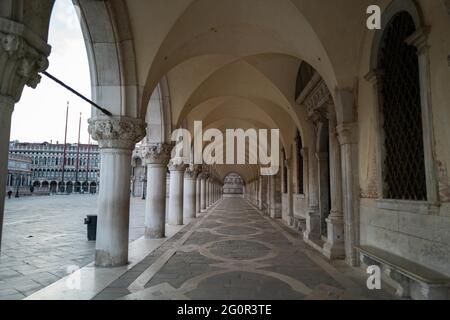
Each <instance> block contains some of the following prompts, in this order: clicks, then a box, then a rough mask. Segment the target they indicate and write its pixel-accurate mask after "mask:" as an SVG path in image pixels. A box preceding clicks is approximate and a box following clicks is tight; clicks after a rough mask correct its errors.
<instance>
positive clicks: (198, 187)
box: [195, 174, 202, 215]
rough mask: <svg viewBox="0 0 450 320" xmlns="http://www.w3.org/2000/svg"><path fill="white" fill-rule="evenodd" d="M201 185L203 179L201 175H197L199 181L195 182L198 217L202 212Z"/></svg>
mask: <svg viewBox="0 0 450 320" xmlns="http://www.w3.org/2000/svg"><path fill="white" fill-rule="evenodd" d="M201 184H202V178H201V176H200V174H198V175H197V179H196V180H195V190H196V191H195V211H196V212H195V213H196V215H198V214H200V213H201V212H202V208H201V193H202V189H201Z"/></svg>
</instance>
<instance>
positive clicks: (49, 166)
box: [9, 141, 100, 193]
mask: <svg viewBox="0 0 450 320" xmlns="http://www.w3.org/2000/svg"><path fill="white" fill-rule="evenodd" d="M9 155H10V157H13V158H14V157H18V156H20V157H26V158H28V159H29V160H30V161H31V164H30V174H29V179H28V180H26V185H27V186H28V187H29V188H30V187H31V190H33V192H37V193H39V192H46V191H47V192H49V193H57V192H65V193H72V192H91V193H96V192H97V189H98V186H99V174H100V153H99V149H98V146H97V145H90V144H80V145H79V146H78V144H67V145H66V162H65V164H64V161H63V159H64V144H59V143H56V144H52V143H48V142H43V143H27V142H18V141H13V142H11V143H10V145H9ZM63 164H64V165H63ZM63 167H64V175H63Z"/></svg>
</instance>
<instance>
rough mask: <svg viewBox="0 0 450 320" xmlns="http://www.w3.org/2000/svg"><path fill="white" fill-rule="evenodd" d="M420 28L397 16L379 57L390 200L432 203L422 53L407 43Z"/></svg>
mask: <svg viewBox="0 0 450 320" xmlns="http://www.w3.org/2000/svg"><path fill="white" fill-rule="evenodd" d="M415 29H416V28H415V24H414V21H413V20H412V18H411V16H410V15H409V14H408V13H406V12H401V13H399V14H397V15H396V16H394V17H393V18H392V20H391V21H390V23H389V24H388V25H387V27H386V30H385V32H384V35H383V38H382V44H381V47H380V51H379V53H378V54H379V56H378V66H379V69H380V71H381V74H382V80H381V86H380V94H381V97H380V98H381V99H380V102H381V106H380V107H381V113H382V121H383V122H382V123H383V130H384V132H383V134H384V137H383V138H384V141H383V142H384V162H383V178H384V185H383V192H384V197H385V198H387V199H397V200H414V201H419V200H426V199H427V190H426V177H425V158H424V144H423V128H422V114H421V99H420V83H419V64H418V57H417V49H416V48H415V47H414V46H410V45H408V44H407V43H406V42H405V40H406V39H407V38H408V37H409V36H410V35H411V34H412V33H414V32H415Z"/></svg>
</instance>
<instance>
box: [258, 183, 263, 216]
mask: <svg viewBox="0 0 450 320" xmlns="http://www.w3.org/2000/svg"><path fill="white" fill-rule="evenodd" d="M262 183H263V182H262V177H261V176H259V178H258V209H259V210H262V208H263V199H262V192H263V191H262Z"/></svg>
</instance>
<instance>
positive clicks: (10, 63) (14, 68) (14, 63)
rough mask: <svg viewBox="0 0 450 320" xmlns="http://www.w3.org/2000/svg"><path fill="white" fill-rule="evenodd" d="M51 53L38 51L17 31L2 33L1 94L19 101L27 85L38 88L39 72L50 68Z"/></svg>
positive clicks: (0, 44) (0, 54) (0, 40)
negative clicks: (49, 55)
mask: <svg viewBox="0 0 450 320" xmlns="http://www.w3.org/2000/svg"><path fill="white" fill-rule="evenodd" d="M11 23H13V22H11ZM15 24H17V23H15ZM3 29H4V28H3ZM18 30H20V28H18ZM49 53H50V52H45V53H43V52H41V51H38V50H37V49H36V48H34V47H33V46H32V45H30V44H29V43H28V42H27V41H26V40H25V39H24V38H23V37H22V35H21V34H20V33H18V32H17V30H16V32H12V31H8V30H2V31H0V74H1V82H2V86H1V87H0V94H2V95H5V96H10V97H12V98H13V99H14V100H15V101H18V100H19V99H20V96H21V94H22V90H23V88H24V86H25V85H27V86H29V87H32V88H36V86H37V85H38V84H39V82H40V80H41V76H40V75H39V72H42V71H44V70H46V69H47V68H48V59H47V57H48V54H49Z"/></svg>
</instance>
